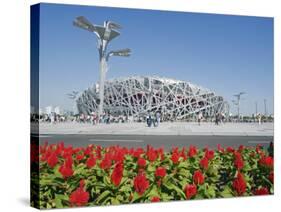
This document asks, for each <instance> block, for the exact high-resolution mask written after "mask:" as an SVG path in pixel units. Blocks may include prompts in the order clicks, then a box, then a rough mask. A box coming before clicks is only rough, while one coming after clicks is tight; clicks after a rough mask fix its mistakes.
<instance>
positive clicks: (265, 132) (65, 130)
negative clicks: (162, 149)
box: [33, 122, 274, 136]
mask: <svg viewBox="0 0 281 212" xmlns="http://www.w3.org/2000/svg"><path fill="white" fill-rule="evenodd" d="M33 127H34V126H33ZM39 128H40V134H85V135H98V134H100V135H109V134H111V135H208V136H212V135H213V136H222V135H224V136H273V131H274V129H273V128H274V125H273V123H263V124H261V125H259V124H258V123H225V124H220V125H219V126H217V125H215V124H214V123H201V125H200V126H199V125H198V123H195V122H173V123H172V122H164V123H160V126H158V127H147V126H146V124H145V123H135V122H134V123H118V124H117V123H112V124H98V125H91V124H85V123H57V124H51V123H40V127H39Z"/></svg>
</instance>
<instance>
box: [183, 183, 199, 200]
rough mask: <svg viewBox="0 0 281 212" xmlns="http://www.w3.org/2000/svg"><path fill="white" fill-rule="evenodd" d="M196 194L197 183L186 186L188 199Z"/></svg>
mask: <svg viewBox="0 0 281 212" xmlns="http://www.w3.org/2000/svg"><path fill="white" fill-rule="evenodd" d="M196 194H197V188H196V185H186V187H185V196H186V199H191V198H192V197H193V196H195V195H196Z"/></svg>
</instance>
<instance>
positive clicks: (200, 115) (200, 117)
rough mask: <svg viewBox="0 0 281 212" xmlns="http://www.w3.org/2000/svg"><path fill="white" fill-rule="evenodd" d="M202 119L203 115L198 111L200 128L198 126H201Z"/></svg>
mask: <svg viewBox="0 0 281 212" xmlns="http://www.w3.org/2000/svg"><path fill="white" fill-rule="evenodd" d="M202 119H203V114H202V112H201V111H200V112H199V113H198V125H199V126H200V124H201V120H202Z"/></svg>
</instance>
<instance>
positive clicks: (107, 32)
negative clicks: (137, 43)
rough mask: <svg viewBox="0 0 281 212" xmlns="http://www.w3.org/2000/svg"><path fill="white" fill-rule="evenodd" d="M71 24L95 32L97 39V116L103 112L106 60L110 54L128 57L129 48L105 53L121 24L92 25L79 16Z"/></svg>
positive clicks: (107, 22) (116, 35) (110, 22)
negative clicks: (98, 63) (98, 66)
mask: <svg viewBox="0 0 281 212" xmlns="http://www.w3.org/2000/svg"><path fill="white" fill-rule="evenodd" d="M73 25H74V26H76V27H79V28H81V29H84V30H87V31H89V32H92V33H95V35H96V36H97V39H98V47H97V48H98V52H99V61H100V80H99V98H100V103H99V109H98V115H99V118H100V117H101V115H102V113H103V102H104V82H105V79H106V72H107V62H108V60H109V58H110V57H111V56H121V57H128V56H130V53H131V50H130V49H121V50H117V51H110V52H109V53H107V46H108V44H109V42H110V41H111V40H113V39H114V38H116V37H118V36H119V35H120V32H118V31H117V30H118V29H121V26H120V25H119V24H117V23H114V22H112V21H105V22H104V24H103V26H99V25H94V24H92V23H91V22H90V21H88V20H87V19H86V18H85V17H83V16H79V17H77V18H76V19H75V20H74V21H73Z"/></svg>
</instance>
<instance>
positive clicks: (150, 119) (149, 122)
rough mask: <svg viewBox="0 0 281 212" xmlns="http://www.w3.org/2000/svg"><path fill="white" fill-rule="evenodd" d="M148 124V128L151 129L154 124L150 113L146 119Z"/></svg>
mask: <svg viewBox="0 0 281 212" xmlns="http://www.w3.org/2000/svg"><path fill="white" fill-rule="evenodd" d="M146 123H147V126H148V127H151V124H152V117H151V113H150V112H148V115H147V117H146Z"/></svg>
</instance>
